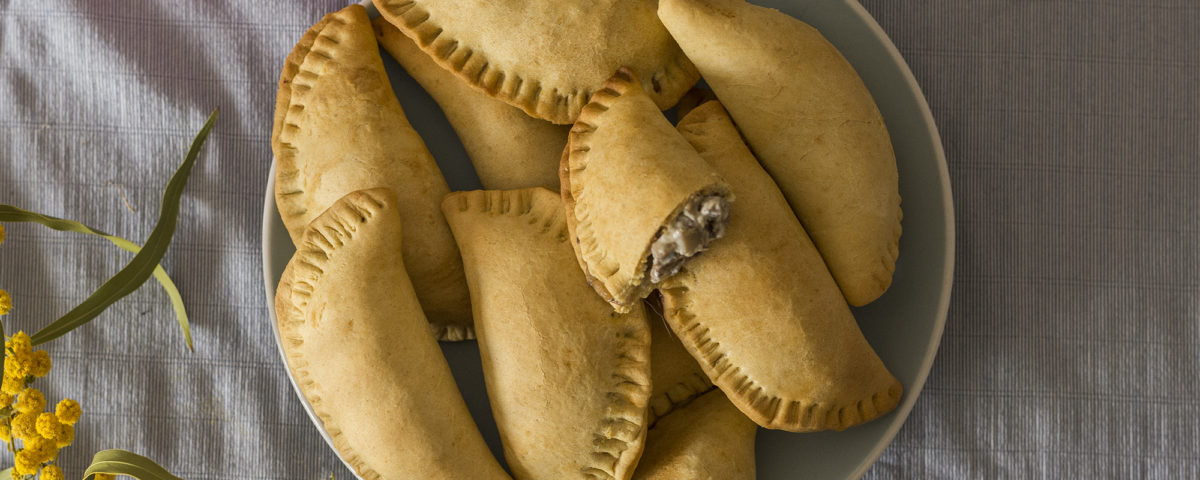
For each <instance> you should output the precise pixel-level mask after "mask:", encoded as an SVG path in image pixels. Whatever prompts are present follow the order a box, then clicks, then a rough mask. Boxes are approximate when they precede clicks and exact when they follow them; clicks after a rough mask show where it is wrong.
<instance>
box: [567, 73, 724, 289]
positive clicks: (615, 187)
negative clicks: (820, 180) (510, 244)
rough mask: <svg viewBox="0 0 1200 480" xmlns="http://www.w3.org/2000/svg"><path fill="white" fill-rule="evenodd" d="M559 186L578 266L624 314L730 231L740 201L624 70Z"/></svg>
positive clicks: (590, 119) (596, 108)
mask: <svg viewBox="0 0 1200 480" xmlns="http://www.w3.org/2000/svg"><path fill="white" fill-rule="evenodd" d="M559 180H560V183H562V197H563V202H564V203H565V205H566V212H567V226H568V227H569V228H570V231H571V245H572V246H573V247H574V248H575V252H576V254H577V255H578V257H579V263H580V265H581V266H582V267H583V271H584V273H585V274H586V275H587V278H588V282H589V283H591V284H592V287H594V288H595V289H596V292H597V293H599V294H600V296H601V297H603V298H604V299H605V300H607V301H608V302H609V303H611V304H612V305H613V307H614V308H616V309H617V311H621V312H625V311H629V309H630V308H631V307H632V306H634V305H636V304H638V301H639V300H641V299H643V298H645V297H646V296H647V295H649V294H650V291H651V290H653V289H654V287H655V285H657V284H658V283H659V282H661V281H662V280H663V279H665V278H667V277H670V276H671V275H674V274H675V272H677V271H678V270H679V267H680V266H681V265H683V264H684V263H685V262H686V261H687V260H688V259H689V258H691V257H693V256H695V255H696V254H698V253H700V252H701V251H703V250H704V249H705V248H707V247H708V244H709V243H710V242H711V241H712V240H714V239H716V238H720V237H721V235H723V234H724V231H725V224H726V223H727V222H728V220H729V210H730V205H729V202H730V201H731V200H732V199H733V195H732V194H731V193H730V192H729V186H728V185H726V184H725V181H724V180H722V179H721V177H720V175H718V174H717V173H716V171H714V170H713V169H712V167H710V166H709V165H708V164H707V163H705V162H704V159H702V158H700V155H698V154H697V153H696V150H695V149H693V148H692V146H691V145H689V144H688V142H687V141H686V140H684V139H683V137H681V136H680V135H679V132H676V131H675V129H674V128H673V127H672V126H671V122H669V121H667V119H666V117H664V116H663V115H662V112H660V111H659V110H658V108H657V107H655V105H654V102H652V101H651V100H650V97H648V96H647V95H646V92H645V91H643V90H642V85H641V83H640V82H638V80H637V78H636V77H635V76H634V75H633V73H632V72H630V71H629V70H626V69H621V70H619V71H617V74H616V75H613V77H612V78H610V79H609V80H608V81H607V82H605V84H604V88H603V89H601V90H599V91H597V92H596V94H595V95H593V96H592V100H591V102H590V103H588V105H587V106H586V107H584V109H583V112H582V113H580V115H579V121H577V122H575V126H574V127H572V128H571V135H570V140H569V141H568V144H567V150H566V151H565V152H564V153H563V158H562V167H561V168H560V169H559Z"/></svg>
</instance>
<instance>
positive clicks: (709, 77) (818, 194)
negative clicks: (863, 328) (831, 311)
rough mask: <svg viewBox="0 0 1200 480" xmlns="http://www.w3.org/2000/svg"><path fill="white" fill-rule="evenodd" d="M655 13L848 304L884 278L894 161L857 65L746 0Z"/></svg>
mask: <svg viewBox="0 0 1200 480" xmlns="http://www.w3.org/2000/svg"><path fill="white" fill-rule="evenodd" d="M658 14H659V16H660V17H661V18H662V21H663V23H664V24H665V25H666V26H667V29H668V30H670V31H671V34H672V35H673V36H674V37H675V39H676V40H677V41H678V42H679V45H680V46H681V47H683V51H684V52H686V53H687V55H688V57H689V58H691V59H692V61H694V62H695V63H696V67H697V68H699V69H700V73H701V74H703V75H704V80H705V81H706V82H708V85H709V86H711V87H712V89H713V90H714V91H715V92H716V94H717V98H720V99H721V103H722V104H724V105H725V106H726V108H728V109H729V114H730V115H731V116H732V117H733V120H734V121H735V122H737V126H738V128H739V129H740V130H741V132H742V133H743V134H744V135H745V137H746V141H747V143H749V144H750V147H751V148H753V149H754V153H755V154H756V155H757V156H758V159H759V160H760V161H762V165H763V167H765V168H766V169H767V171H768V172H770V174H771V176H772V177H773V178H774V179H775V181H776V182H777V183H778V184H779V188H780V189H781V190H783V194H784V195H785V196H786V197H787V200H788V202H789V203H790V204H791V207H792V210H794V211H795V212H796V215H797V216H798V217H799V218H800V222H801V223H803V224H804V229H805V230H806V231H808V234H809V235H810V236H812V241H813V243H815V244H816V245H817V249H818V250H820V252H821V256H822V257H824V259H825V264H826V265H828V266H829V270H830V271H831V272H833V278H834V279H835V280H836V281H837V283H838V285H839V287H840V288H841V290H842V294H843V295H844V296H845V297H846V300H847V301H848V302H850V304H851V305H864V304H867V303H870V302H871V301H873V300H875V299H876V298H878V297H879V296H880V295H882V294H883V292H884V291H885V290H887V288H888V286H889V285H891V282H892V272H893V271H894V270H895V265H896V256H897V255H898V253H899V242H900V216H901V212H900V193H899V188H900V185H899V181H898V179H897V173H896V157H895V154H894V153H893V152H892V143H891V140H890V139H889V137H888V131H887V127H886V126H885V125H884V123H883V117H882V116H881V115H880V114H879V108H878V107H877V106H876V105H875V101H874V99H872V98H871V92H869V91H867V88H866V86H865V85H863V82H862V79H860V78H859V77H858V74H856V73H855V72H854V68H853V67H851V66H850V64H849V63H848V62H847V61H846V59H845V58H843V57H842V55H841V54H840V53H839V52H838V51H837V49H836V48H834V47H833V45H831V44H830V43H829V42H828V41H827V40H825V38H824V37H822V36H821V34H820V33H819V32H817V30H816V29H814V28H812V27H810V26H808V25H807V24H805V23H803V22H801V21H799V20H796V19H794V18H792V17H789V16H788V15H786V14H784V13H781V12H779V11H777V10H773V9H769V8H763V7H758V6H755V5H751V4H748V3H746V2H744V1H742V0H662V1H660V2H659V7H658Z"/></svg>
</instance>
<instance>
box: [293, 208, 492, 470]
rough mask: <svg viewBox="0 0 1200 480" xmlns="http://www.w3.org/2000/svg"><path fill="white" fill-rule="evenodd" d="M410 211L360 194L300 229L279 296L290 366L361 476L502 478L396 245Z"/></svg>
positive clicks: (341, 453) (343, 456) (323, 420)
mask: <svg viewBox="0 0 1200 480" xmlns="http://www.w3.org/2000/svg"><path fill="white" fill-rule="evenodd" d="M403 209H404V208H403V207H401V206H400V204H399V202H398V201H397V200H396V196H395V194H393V193H392V192H391V191H390V190H388V189H384V188H380V189H372V190H364V191H358V192H353V193H350V194H348V195H346V196H345V197H344V198H342V199H340V200H338V201H337V202H335V203H334V204H333V206H331V207H330V208H329V209H328V210H327V211H326V212H324V213H322V214H321V215H320V216H318V217H317V218H315V219H313V221H312V223H310V224H309V226H308V227H307V228H305V230H304V232H303V234H302V235H301V236H300V240H299V241H298V242H297V250H296V254H295V255H294V256H293V257H292V260H291V261H290V262H288V266H287V269H285V270H284V272H283V277H282V278H281V279H280V281H279V289H278V290H277V291H276V296H275V313H276V315H277V316H278V322H279V333H280V337H281V338H282V344H283V351H284V355H285V356H286V357H287V365H288V368H289V369H290V370H291V371H292V375H293V377H294V378H295V381H296V387H297V388H299V389H300V391H301V392H302V393H303V394H304V397H305V398H306V399H308V402H309V404H311V405H312V408H313V411H314V412H315V413H316V415H317V418H319V419H320V421H321V425H322V426H323V427H324V429H325V431H326V432H327V433H328V434H329V436H330V437H331V438H332V439H333V445H334V448H336V449H337V451H338V453H339V454H340V455H341V457H342V458H343V459H344V460H345V461H346V463H347V464H349V465H350V466H351V467H352V468H353V469H354V471H355V473H356V474H357V475H358V476H359V477H361V478H368V479H409V478H422V479H446V480H451V479H453V480H458V479H463V478H471V479H507V478H508V475H507V474H505V473H504V470H502V469H501V468H500V465H499V463H497V462H496V459H495V457H493V456H492V454H491V452H490V451H489V450H488V448H487V445H486V444H485V443H484V441H483V437H482V436H481V435H480V434H479V430H478V429H477V428H476V427H475V423H474V421H473V420H472V419H471V414H470V412H468V411H467V406H466V404H465V403H464V402H463V399H462V396H461V394H460V393H459V391H458V387H457V386H455V383H454V378H453V377H452V376H451V374H450V367H449V365H447V364H446V360H445V358H443V357H442V352H441V350H440V349H439V348H438V345H437V342H436V341H435V340H434V337H433V335H432V333H431V332H430V330H429V326H428V323H427V321H426V320H425V316H424V315H423V314H422V312H421V307H420V305H419V303H418V301H417V297H416V294H415V293H414V292H413V287H412V283H411V282H410V281H409V278H408V274H407V273H405V270H404V262H403V259H402V258H401V254H400V250H399V249H397V248H395V247H396V245H397V244H399V243H400V242H401V236H402V233H401V225H400V223H401V219H400V212H401V211H402V210H403Z"/></svg>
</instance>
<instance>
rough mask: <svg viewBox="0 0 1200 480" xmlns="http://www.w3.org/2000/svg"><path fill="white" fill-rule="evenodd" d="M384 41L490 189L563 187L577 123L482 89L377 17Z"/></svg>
mask: <svg viewBox="0 0 1200 480" xmlns="http://www.w3.org/2000/svg"><path fill="white" fill-rule="evenodd" d="M371 23H373V24H374V25H375V36H376V37H377V38H378V39H379V44H380V45H383V48H384V49H385V50H387V51H388V53H390V54H391V55H392V58H395V59H396V61H397V62H399V63H400V65H401V66H403V67H404V70H405V71H407V72H408V74H409V75H411V76H412V77H413V78H414V79H416V81H417V83H420V84H421V87H422V88H424V89H425V91H426V92H429V95H430V96H432V97H433V99H434V101H436V102H437V104H438V106H440V107H441V108H442V112H444V113H445V114H446V119H447V120H449V121H450V126H452V127H454V132H455V133H457V134H458V139H459V140H461V141H462V144H463V148H464V149H466V151H467V155H468V156H469V157H471V163H472V164H473V165H475V173H477V174H479V181H480V182H481V183H483V188H486V189H488V190H511V189H517V188H526V187H546V188H549V189H552V190H558V161H559V157H560V154H561V153H562V150H563V146H565V145H566V144H567V131H568V130H570V129H571V127H569V126H566V125H555V124H552V123H550V122H547V121H545V120H540V119H537V118H533V117H530V116H529V115H526V114H525V112H523V111H521V110H520V109H517V108H516V107H513V106H512V105H509V104H507V103H504V102H502V101H500V100H496V99H495V98H492V97H491V96H488V95H486V94H484V93H481V92H479V91H477V90H475V89H474V88H472V87H471V85H470V84H468V83H467V82H465V81H463V80H462V79H461V78H458V77H457V76H456V75H454V74H453V73H450V71H449V70H446V69H444V68H442V67H441V66H439V65H438V64H437V63H436V62H434V61H433V58H431V57H430V56H429V55H428V54H426V53H425V52H423V51H421V49H420V48H418V47H417V44H416V43H413V41H412V39H410V38H408V37H407V36H405V35H404V34H403V33H401V32H400V30H398V29H396V27H395V26H393V25H392V24H391V23H388V21H387V20H386V19H384V18H382V17H380V18H376V19H375V20H372V22H371Z"/></svg>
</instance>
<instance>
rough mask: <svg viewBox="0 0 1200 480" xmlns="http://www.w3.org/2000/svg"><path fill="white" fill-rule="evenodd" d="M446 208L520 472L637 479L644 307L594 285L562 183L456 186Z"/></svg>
mask: <svg viewBox="0 0 1200 480" xmlns="http://www.w3.org/2000/svg"><path fill="white" fill-rule="evenodd" d="M442 208H443V210H444V211H445V214H446V218H447V219H448V220H449V221H450V225H451V227H452V228H453V229H454V236H455V238H456V239H457V240H458V242H459V247H460V249H461V250H462V252H463V261H464V264H465V265H466V268H467V273H468V277H467V278H468V283H469V285H470V287H471V293H472V295H471V297H472V301H473V309H474V312H475V318H476V332H477V334H478V339H479V350H480V357H481V359H482V361H483V374H484V380H485V381H486V383H487V391H488V397H489V399H490V401H491V406H492V413H493V417H494V418H495V419H496V426H497V427H498V428H499V430H500V438H501V441H502V442H503V444H504V452H505V459H506V460H507V462H508V466H509V468H511V469H512V472H513V475H514V477H515V478H517V479H519V480H520V479H541V478H561V479H628V478H629V476H630V475H631V474H632V472H633V469H634V466H635V465H636V464H637V459H638V458H639V457H640V456H641V451H642V446H643V443H644V439H645V434H646V425H647V422H646V415H647V401H648V399H649V396H650V381H651V379H650V355H651V353H650V348H651V347H650V332H649V326H648V325H647V323H646V316H645V315H644V312H643V311H641V310H634V311H633V312H631V313H630V314H627V315H622V314H616V313H614V312H613V311H612V309H611V308H609V306H608V304H606V303H605V302H603V301H601V300H600V299H599V298H596V297H595V295H593V294H592V290H591V288H590V287H589V286H588V285H587V283H586V282H585V281H584V278H583V275H582V273H581V272H580V271H579V268H578V267H577V266H576V265H577V264H576V261H575V257H574V254H573V253H572V251H571V248H570V247H569V246H567V228H566V224H565V222H564V219H563V211H562V203H561V200H560V199H559V197H558V195H556V194H555V193H554V192H552V191H550V190H546V189H544V188H532V189H525V190H508V191H472V192H456V193H452V194H450V195H448V196H447V197H446V199H445V201H444V202H443V204H442Z"/></svg>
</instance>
